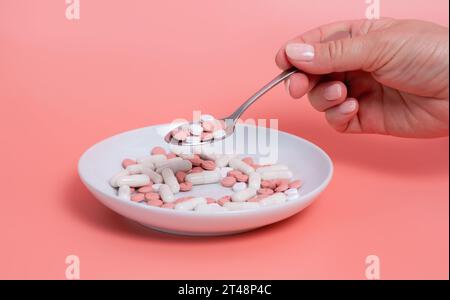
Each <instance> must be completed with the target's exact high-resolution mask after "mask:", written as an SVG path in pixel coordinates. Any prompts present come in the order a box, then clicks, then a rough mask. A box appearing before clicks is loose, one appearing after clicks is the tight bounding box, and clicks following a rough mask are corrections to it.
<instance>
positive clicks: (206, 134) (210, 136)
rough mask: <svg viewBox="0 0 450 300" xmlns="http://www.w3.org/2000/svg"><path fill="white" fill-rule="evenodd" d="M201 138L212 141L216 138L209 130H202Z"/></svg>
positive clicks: (204, 140)
mask: <svg viewBox="0 0 450 300" xmlns="http://www.w3.org/2000/svg"><path fill="white" fill-rule="evenodd" d="M200 138H201V140H202V141H203V142H206V141H210V140H212V139H213V138H214V134H212V133H209V132H202V134H201V136H200Z"/></svg>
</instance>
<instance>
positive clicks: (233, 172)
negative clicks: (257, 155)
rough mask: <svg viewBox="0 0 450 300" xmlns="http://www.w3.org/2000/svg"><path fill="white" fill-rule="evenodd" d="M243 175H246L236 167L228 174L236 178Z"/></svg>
mask: <svg viewBox="0 0 450 300" xmlns="http://www.w3.org/2000/svg"><path fill="white" fill-rule="evenodd" d="M241 175H244V173H242V172H241V171H238V170H234V169H232V171H230V172H228V176H232V177H234V178H237V177H239V176H241Z"/></svg>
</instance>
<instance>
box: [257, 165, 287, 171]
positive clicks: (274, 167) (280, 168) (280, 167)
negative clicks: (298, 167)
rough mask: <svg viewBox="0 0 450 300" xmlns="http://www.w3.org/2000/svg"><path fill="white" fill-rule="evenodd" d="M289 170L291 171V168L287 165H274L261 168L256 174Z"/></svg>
mask: <svg viewBox="0 0 450 300" xmlns="http://www.w3.org/2000/svg"><path fill="white" fill-rule="evenodd" d="M288 170H289V168H288V167H287V166H285V165H272V166H266V167H260V168H258V169H256V172H258V173H264V172H274V171H288Z"/></svg>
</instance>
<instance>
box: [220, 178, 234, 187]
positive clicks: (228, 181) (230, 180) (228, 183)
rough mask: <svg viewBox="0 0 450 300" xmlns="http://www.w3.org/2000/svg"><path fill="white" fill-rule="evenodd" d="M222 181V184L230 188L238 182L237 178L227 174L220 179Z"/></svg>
mask: <svg viewBox="0 0 450 300" xmlns="http://www.w3.org/2000/svg"><path fill="white" fill-rule="evenodd" d="M220 183H221V184H222V186H224V187H228V188H230V187H232V186H233V185H234V184H235V183H236V178H234V177H231V176H227V177H225V178H223V179H222V181H220Z"/></svg>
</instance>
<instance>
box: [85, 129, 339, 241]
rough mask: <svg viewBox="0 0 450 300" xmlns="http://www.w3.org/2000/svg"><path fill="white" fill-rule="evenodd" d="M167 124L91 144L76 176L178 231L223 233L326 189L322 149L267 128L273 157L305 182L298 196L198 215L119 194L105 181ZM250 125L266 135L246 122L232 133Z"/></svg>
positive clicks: (201, 190) (204, 192) (118, 207)
mask: <svg viewBox="0 0 450 300" xmlns="http://www.w3.org/2000/svg"><path fill="white" fill-rule="evenodd" d="M171 127H173V126H170V125H160V126H151V127H146V128H141V129H136V130H132V131H128V132H125V133H122V134H118V135H115V136H112V137H110V138H108V139H106V140H103V141H101V142H99V143H97V144H95V145H94V146H92V147H91V148H90V149H88V150H87V151H86V152H85V153H84V154H83V155H82V156H81V158H80V161H79V163H78V172H79V175H80V178H81V180H82V181H83V183H84V184H85V185H86V187H87V188H88V189H89V190H90V191H91V192H92V194H94V196H95V197H96V198H97V199H98V200H99V201H100V202H102V203H103V204H104V205H106V206H107V207H109V208H110V209H112V210H113V211H115V212H117V213H119V214H121V215H123V216H125V217H127V218H129V219H131V220H134V221H136V222H138V223H141V224H142V225H144V226H147V227H150V228H152V229H155V230H159V231H164V232H168V233H174V234H182V235H225V234H233V233H238V232H243V231H248V230H251V229H255V228H258V227H261V226H265V225H268V224H271V223H275V222H278V221H281V220H283V219H286V218H288V217H290V216H292V215H294V214H296V213H298V212H299V211H301V210H302V209H304V208H305V207H307V206H308V205H309V204H310V203H311V202H312V201H313V200H314V199H315V198H316V197H317V196H318V195H319V194H320V193H321V192H322V191H323V190H324V189H325V188H326V186H327V185H328V183H329V182H330V180H331V177H332V173H333V164H332V162H331V160H330V158H329V157H328V155H327V154H326V153H325V152H324V151H323V150H322V149H320V148H319V147H317V146H316V145H314V144H312V143H310V142H308V141H306V140H304V139H301V138H299V137H297V136H294V135H291V134H288V133H284V132H281V131H275V130H270V132H271V133H277V138H278V141H277V143H273V144H276V145H272V144H271V148H272V150H273V149H277V151H278V152H279V153H278V154H279V160H278V162H279V163H283V164H286V165H288V166H289V167H290V169H291V170H292V171H293V172H294V177H295V178H298V179H301V180H302V181H303V183H304V184H303V186H302V188H301V189H300V197H299V198H298V199H297V200H293V201H289V202H286V203H284V204H280V205H275V206H269V207H262V208H258V209H254V210H248V211H232V212H230V211H226V212H219V213H214V214H204V213H201V214H200V213H198V212H193V211H175V210H170V209H162V208H158V207H151V206H148V205H145V204H141V203H135V202H132V201H124V200H121V199H119V198H118V197H117V195H116V193H117V192H116V190H115V189H113V188H112V187H111V186H110V185H109V184H108V180H109V179H110V178H111V176H112V175H114V174H115V173H117V172H118V171H119V170H120V169H121V166H120V163H121V161H122V160H123V159H124V158H136V157H141V156H145V155H148V154H149V150H150V149H151V148H152V147H154V146H164V145H165V144H164V141H163V136H164V134H165V133H167V132H168V130H169V129H170V128H171ZM249 128H250V129H252V130H255V129H256V131H257V134H258V135H257V136H258V137H260V136H261V137H262V136H263V135H267V134H266V133H267V129H266V128H262V127H253V126H250V127H249V126H247V125H241V126H239V127H238V128H237V132H241V131H243V130H247V129H249ZM257 139H258V138H257ZM257 139H256V140H257ZM248 140H250V139H247V141H248ZM251 143H253V142H250V144H251ZM247 150H248V149H247ZM250 156H251V155H250ZM231 193H232V192H231V190H230V189H226V188H223V187H221V186H220V185H218V184H217V185H207V186H199V187H194V189H193V190H192V191H191V192H189V193H183V195H182V196H184V195H186V196H189V195H196V196H211V197H214V198H219V197H220V196H224V195H230V194H231ZM180 197H181V195H180Z"/></svg>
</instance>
